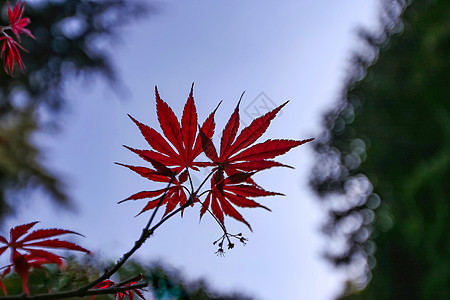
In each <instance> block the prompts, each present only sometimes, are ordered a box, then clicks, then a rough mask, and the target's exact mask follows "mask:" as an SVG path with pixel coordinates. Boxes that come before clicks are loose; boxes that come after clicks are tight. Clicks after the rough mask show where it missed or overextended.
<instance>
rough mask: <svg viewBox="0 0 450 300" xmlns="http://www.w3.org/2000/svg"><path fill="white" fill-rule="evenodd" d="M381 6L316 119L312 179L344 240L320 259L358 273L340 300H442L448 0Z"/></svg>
mask: <svg viewBox="0 0 450 300" xmlns="http://www.w3.org/2000/svg"><path fill="white" fill-rule="evenodd" d="M396 2H397V3H396ZM384 3H385V8H386V10H385V11H384V13H383V24H384V28H382V30H381V32H379V33H367V32H363V34H362V37H363V40H364V41H365V45H366V51H362V52H360V53H359V54H357V55H355V56H354V63H353V64H352V65H353V67H352V73H351V75H350V77H349V80H348V81H347V83H346V85H345V88H344V91H343V94H342V99H341V100H340V102H339V104H338V106H337V107H336V108H335V110H334V111H333V112H331V113H329V114H327V115H326V116H325V121H326V130H325V134H324V135H323V137H322V139H321V141H320V142H319V143H318V144H317V146H316V151H317V153H318V160H319V164H318V166H317V167H316V168H315V171H314V174H313V179H312V185H313V187H314V188H315V189H316V191H317V192H318V193H319V195H321V196H322V197H323V199H325V200H326V201H327V202H328V203H332V205H333V208H332V209H330V216H331V217H330V220H329V223H328V225H327V226H326V228H327V230H328V233H330V234H331V236H333V237H338V238H340V239H345V240H346V247H344V248H343V249H340V250H341V251H338V252H334V253H329V257H330V258H331V259H332V260H333V261H334V262H335V263H336V264H337V265H345V266H350V265H357V264H359V267H358V268H359V269H360V270H362V272H361V273H359V275H358V276H353V277H351V278H350V279H349V282H348V286H347V289H346V291H345V293H344V295H343V297H344V298H346V299H408V300H411V299H449V298H450V290H449V289H450V284H449V278H450V239H448V232H449V231H450V226H449V220H450V202H449V200H450V184H449V179H450V72H449V70H450V59H449V58H450V17H449V16H450V3H449V2H448V1H446V0H434V1H414V2H412V3H409V4H408V5H406V4H405V3H402V2H401V1H384ZM403 10H404V11H403ZM399 15H400V18H398V17H397V16H399ZM327 168H328V169H327ZM356 183H357V184H356ZM356 189H359V190H356ZM355 191H356V192H355ZM336 194H338V195H341V196H342V197H341V198H339V200H333V199H336V198H333V197H329V196H330V195H336ZM343 199H344V200H343ZM380 200H381V201H380ZM349 228H350V229H349ZM361 261H362V262H363V263H362V264H361ZM366 285H367V287H365V286H366ZM364 287H365V289H363V288H364ZM361 289H363V290H362V291H361Z"/></svg>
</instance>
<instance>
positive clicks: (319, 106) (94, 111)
mask: <svg viewBox="0 0 450 300" xmlns="http://www.w3.org/2000/svg"><path fill="white" fill-rule="evenodd" d="M158 7H159V12H158V14H156V15H151V16H149V17H148V18H147V19H145V20H140V21H137V22H135V23H133V24H132V25H131V26H128V27H126V28H124V33H125V34H124V35H123V36H122V39H121V41H120V42H119V43H117V44H114V45H110V50H111V52H112V54H113V58H114V62H115V63H116V65H117V67H118V71H119V74H120V75H121V77H122V79H123V83H124V86H125V87H126V91H124V90H123V89H122V92H121V93H119V94H118V93H115V92H114V91H112V89H111V87H109V86H108V85H107V84H105V83H104V82H102V81H100V80H94V81H93V82H90V83H87V82H85V81H83V80H70V81H68V83H67V95H68V96H69V97H70V99H71V101H70V108H69V109H68V110H67V112H66V113H64V114H63V117H62V120H63V126H62V131H61V133H60V134H58V135H56V136H49V135H38V136H37V137H36V142H37V143H38V144H39V145H41V146H42V147H45V149H46V153H47V157H46V161H47V164H48V165H49V166H51V167H52V169H53V170H55V172H58V174H62V175H64V178H65V179H66V180H65V181H66V183H67V185H68V191H69V193H70V194H71V195H72V197H73V199H74V200H75V203H76V205H77V210H76V212H64V211H61V210H58V209H55V208H53V207H52V206H51V205H49V202H48V201H47V199H45V197H44V196H42V195H37V196H36V197H39V199H37V201H34V202H33V203H34V204H32V205H31V206H29V207H28V209H27V210H26V211H24V212H23V213H21V214H19V215H18V216H17V217H16V218H14V219H13V220H10V221H9V223H11V225H13V224H14V225H16V224H19V223H20V224H22V223H25V222H31V221H34V220H41V221H42V224H41V225H40V226H42V227H41V228H49V227H63V228H68V229H72V230H75V231H78V232H80V233H83V234H84V235H85V236H86V239H79V240H77V242H79V243H80V244H82V245H83V246H85V247H87V248H89V249H91V250H93V251H95V252H97V253H99V254H100V255H105V256H107V257H109V258H113V259H116V258H118V257H119V256H120V255H121V254H123V253H124V252H126V251H127V250H129V248H131V247H132V245H133V243H134V241H135V240H136V239H137V238H138V236H139V235H140V230H141V228H142V227H143V226H144V225H145V223H146V222H147V217H148V216H149V215H148V214H147V215H145V214H144V215H141V216H140V217H137V218H134V215H136V214H137V213H138V212H139V211H140V210H141V209H142V207H143V206H144V205H145V203H146V202H145V201H142V202H138V201H136V202H134V203H124V204H120V205H117V204H116V203H117V202H118V201H120V200H122V199H124V198H126V197H128V196H129V195H131V194H133V193H136V192H138V191H141V190H148V189H150V188H151V187H153V186H152V185H151V184H150V183H149V182H148V181H146V180H145V179H143V178H141V177H139V176H138V175H137V174H135V173H133V172H131V171H129V170H127V169H125V168H123V167H120V166H117V165H114V162H122V163H128V164H135V165H139V164H140V165H145V162H143V161H141V160H140V159H139V158H137V157H135V155H133V154H132V153H131V152H129V151H128V150H126V149H124V148H123V147H122V145H123V144H125V145H129V146H132V147H135V148H145V147H146V146H147V145H146V143H145V141H144V139H143V138H142V136H141V135H140V133H139V131H138V129H137V128H136V126H135V125H134V124H133V123H132V122H131V121H130V120H129V119H128V117H127V114H128V113H129V114H131V115H132V116H134V117H135V118H137V119H138V120H140V121H141V122H144V123H146V124H148V125H149V126H151V127H154V128H156V129H157V130H159V127H158V123H157V120H156V114H155V98H154V86H155V85H157V86H158V89H159V91H160V94H161V97H162V98H163V99H164V100H165V101H166V102H168V103H169V105H171V107H172V108H173V110H174V112H175V113H176V114H177V116H179V117H180V116H181V113H182V108H183V105H184V103H185V101H186V98H187V96H188V93H189V89H190V86H191V83H192V82H195V88H194V98H195V102H196V105H197V109H198V115H199V119H200V120H201V122H203V120H204V119H205V118H206V117H207V116H208V114H209V113H210V112H211V111H212V110H213V109H214V108H215V107H216V105H217V104H218V102H219V101H220V100H223V103H222V105H221V106H220V108H219V111H218V113H217V114H216V116H217V129H216V135H215V141H216V142H218V141H219V138H220V133H221V131H222V128H223V126H224V125H225V123H226V121H227V120H228V118H229V116H230V115H231V113H232V111H233V109H234V107H235V106H236V104H237V102H238V100H239V96H240V95H241V93H242V92H243V91H245V96H244V98H243V100H242V103H241V112H242V124H241V125H243V124H248V123H249V122H250V121H251V119H252V118H253V117H254V116H255V115H257V114H258V112H264V109H265V108H264V107H266V106H272V107H273V106H275V105H280V104H282V103H283V102H285V101H286V100H290V102H289V104H288V105H287V106H286V107H285V108H284V109H283V111H282V113H281V114H280V115H279V116H278V117H277V118H276V119H275V120H274V121H273V122H272V124H271V126H270V127H269V129H268V131H267V132H266V134H265V135H264V136H263V138H262V139H261V141H263V140H266V139H268V138H291V139H304V138H309V137H314V136H316V135H318V134H319V132H320V122H321V114H322V113H323V112H324V111H326V110H327V109H329V108H330V107H331V105H332V104H333V103H334V101H335V100H336V99H337V93H338V92H339V90H340V88H341V87H342V84H343V79H344V78H345V72H346V70H348V67H349V58H350V55H351V53H352V51H354V50H356V49H357V47H358V42H357V38H356V29H357V28H358V27H360V26H366V27H371V26H374V24H376V23H377V12H378V4H377V1H376V0H370V1H369V0H365V1H361V0H340V1H336V0H295V1H294V0H292V1H252V0H247V1H242V0H239V1H237V0H236V1H235V0H228V1H224V0H222V1H214V0H197V1H160V2H159V5H158ZM312 154H313V152H312V147H311V145H304V146H301V147H299V148H296V149H294V150H292V151H291V152H289V153H288V155H285V156H284V157H282V158H281V159H280V161H282V162H284V163H288V164H290V165H293V166H295V168H296V169H295V170H292V169H286V168H283V169H282V168H279V169H272V170H268V171H265V172H263V173H262V174H258V177H257V181H258V183H259V184H260V185H261V186H263V187H265V188H267V189H268V190H273V191H278V192H282V193H284V194H285V195H286V196H285V197H268V198H266V199H261V201H260V202H261V203H262V204H263V205H265V206H268V207H269V208H271V209H272V212H268V211H266V210H263V209H241V210H240V212H241V213H242V214H243V216H244V218H246V219H247V221H248V222H249V223H250V224H251V225H252V227H253V230H254V232H253V233H251V232H249V230H248V228H246V226H245V225H243V224H241V223H239V222H236V221H234V220H232V219H227V220H226V224H227V226H228V228H229V229H230V231H231V232H235V233H237V232H242V233H244V236H246V237H247V238H248V239H249V242H248V244H247V245H246V246H245V247H244V246H241V245H236V247H235V249H233V250H231V251H228V252H227V253H226V256H225V257H224V258H222V257H218V256H216V255H215V254H214V252H215V251H216V250H217V247H216V246H213V245H212V242H213V241H214V240H216V239H217V238H219V237H220V236H221V230H220V228H219V227H218V226H217V224H215V223H214V221H213V220H211V219H210V218H208V216H205V217H204V218H203V220H202V222H201V223H199V207H197V206H195V207H194V208H192V209H190V210H187V211H186V212H185V216H184V218H182V219H181V218H180V217H175V218H173V219H171V220H170V221H169V222H167V223H166V224H165V225H164V226H163V227H161V228H160V229H159V230H158V231H157V233H156V234H155V235H154V236H153V237H152V238H151V239H150V240H149V241H148V242H147V243H146V244H145V245H144V247H142V248H141V249H140V250H139V252H138V254H137V257H139V258H141V259H142V260H145V261H162V262H166V263H168V264H170V265H171V266H173V267H176V268H178V269H180V270H181V271H182V272H183V274H184V275H186V276H188V277H189V278H192V279H194V278H199V277H203V278H206V279H207V281H208V282H209V283H210V284H211V285H212V287H213V288H214V289H216V290H223V291H227V290H237V291H241V292H244V293H246V294H248V295H250V296H254V297H255V299H262V300H271V299H316V300H322V299H323V300H325V299H332V298H333V296H335V295H336V293H338V292H339V291H340V290H341V288H342V279H343V276H342V273H339V272H338V271H336V270H334V269H333V268H332V267H331V265H330V264H329V263H328V262H327V261H325V260H324V259H323V258H322V256H321V255H322V252H323V251H324V250H325V249H326V246H327V244H326V239H325V238H324V237H323V236H322V234H321V233H320V225H321V224H323V223H324V222H325V217H326V215H325V213H324V212H323V210H322V209H321V206H320V203H319V201H318V200H317V198H316V197H315V196H314V194H313V193H312V192H311V191H310V189H309V187H308V184H307V182H308V175H309V172H310V168H311V166H312V163H313V156H312ZM199 177H201V175H199ZM199 179H200V178H199Z"/></svg>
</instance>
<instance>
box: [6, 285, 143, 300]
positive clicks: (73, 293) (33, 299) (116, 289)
mask: <svg viewBox="0 0 450 300" xmlns="http://www.w3.org/2000/svg"><path fill="white" fill-rule="evenodd" d="M146 286H148V283H146V282H141V283H136V284H132V285H128V286H117V285H115V286H112V287H109V288H104V289H92V290H88V291H85V292H84V293H83V295H81V294H80V293H79V291H78V290H70V291H64V292H58V293H53V294H41V295H34V296H27V295H24V294H23V295H16V296H5V297H1V298H0V299H2V300H18V299H26V300H45V299H62V298H70V297H82V296H93V295H105V294H117V293H120V292H125V291H129V290H135V289H142V288H145V287H146Z"/></svg>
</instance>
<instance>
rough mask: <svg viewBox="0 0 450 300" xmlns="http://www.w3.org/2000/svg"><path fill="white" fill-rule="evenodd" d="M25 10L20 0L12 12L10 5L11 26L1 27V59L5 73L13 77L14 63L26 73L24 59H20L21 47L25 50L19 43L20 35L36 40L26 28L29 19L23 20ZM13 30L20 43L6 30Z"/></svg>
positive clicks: (9, 17)
mask: <svg viewBox="0 0 450 300" xmlns="http://www.w3.org/2000/svg"><path fill="white" fill-rule="evenodd" d="M24 9H25V4H24V3H23V2H21V1H20V0H19V1H17V3H16V5H15V6H14V8H13V9H12V10H11V7H10V6H9V3H8V19H9V25H8V26H0V32H1V34H2V36H1V37H0V42H3V46H2V51H1V57H2V59H3V67H4V69H5V72H6V73H7V74H9V75H10V76H12V73H13V68H14V63H17V65H18V66H19V68H20V70H21V71H22V72H23V71H24V68H25V66H24V64H23V62H22V58H21V57H20V53H19V49H18V48H17V47H19V48H20V49H22V50H24V51H25V52H27V50H25V49H24V48H23V47H22V46H21V45H20V44H19V43H20V42H21V38H20V34H25V35H28V36H29V37H32V38H33V39H34V38H35V37H34V36H33V34H32V33H31V32H30V30H28V29H27V28H25V27H26V26H27V25H28V24H29V23H30V19H29V18H22V15H23V11H24ZM7 29H9V30H11V31H12V32H13V33H14V35H15V36H16V38H17V40H18V42H17V41H16V40H14V38H12V37H11V36H9V35H8V34H7V33H6V32H5V30H7Z"/></svg>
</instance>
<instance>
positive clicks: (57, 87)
mask: <svg viewBox="0 0 450 300" xmlns="http://www.w3.org/2000/svg"><path fill="white" fill-rule="evenodd" d="M10 2H11V1H10ZM11 5H12V6H14V1H13V2H11ZM0 9H1V15H0V22H1V23H0V24H3V25H5V24H8V19H7V18H8V14H7V12H8V10H7V1H0ZM154 11H155V7H154V6H152V5H149V4H147V5H144V4H142V3H140V2H137V1H129V0H128V1H127V0H105V1H92V0H65V1H53V0H52V1H51V0H48V1H33V2H30V3H26V8H25V13H24V17H29V18H30V19H31V24H30V25H29V26H28V28H29V29H30V30H31V32H32V33H33V34H34V36H35V37H36V40H33V39H31V38H28V37H24V38H23V42H22V45H23V46H24V48H25V49H27V50H28V51H29V53H25V52H24V51H21V52H22V53H21V54H22V58H23V60H24V63H25V66H26V70H25V74H22V73H20V71H19V69H18V68H17V67H16V70H15V74H14V77H13V78H12V77H9V76H8V75H7V74H6V73H5V72H0V223H1V221H2V220H4V217H5V216H6V215H7V214H13V213H14V212H15V211H16V209H17V208H18V207H19V204H21V203H22V202H24V201H30V199H31V197H24V196H23V195H24V194H23V193H24V192H26V191H30V190H33V189H35V188H40V189H43V191H44V192H45V193H46V194H48V195H49V196H50V197H51V199H52V200H54V202H55V203H59V204H66V205H67V204H70V201H69V197H68V195H67V194H66V193H65V190H64V187H63V184H62V182H61V180H60V179H58V178H57V177H56V176H55V175H54V174H52V172H50V171H49V170H48V169H47V168H46V167H45V164H44V161H43V155H42V151H40V149H38V148H37V147H36V146H35V145H34V144H33V143H32V136H33V134H34V133H35V132H36V131H39V130H43V129H49V128H50V127H54V126H52V125H55V124H56V121H57V119H58V112H60V111H61V109H62V108H63V107H64V104H65V103H66V98H65V93H64V82H65V81H66V80H68V79H70V78H72V77H74V76H78V77H77V78H80V79H81V78H82V79H84V80H86V79H87V78H90V77H91V76H98V77H102V78H104V79H106V80H107V81H109V83H110V84H111V86H113V84H114V85H116V84H117V83H118V81H120V78H119V77H118V76H117V74H116V72H115V71H114V64H113V63H112V61H111V59H110V55H109V54H110V53H111V51H109V50H108V45H109V46H110V45H111V44H112V41H116V42H117V40H120V30H119V29H120V28H121V27H123V26H124V25H126V23H127V22H130V21H133V20H136V19H138V18H139V17H142V16H144V15H149V13H150V12H154ZM23 199H26V200H23Z"/></svg>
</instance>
